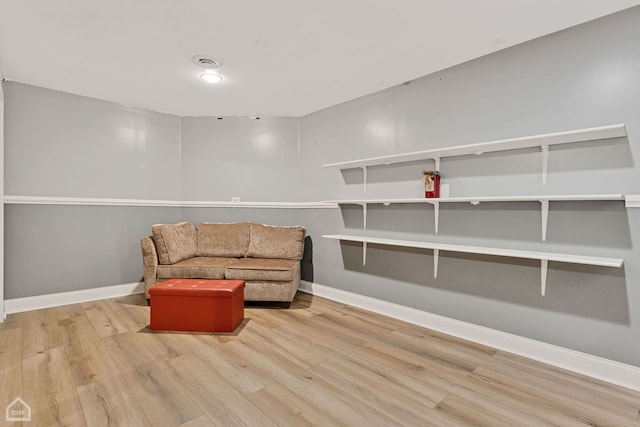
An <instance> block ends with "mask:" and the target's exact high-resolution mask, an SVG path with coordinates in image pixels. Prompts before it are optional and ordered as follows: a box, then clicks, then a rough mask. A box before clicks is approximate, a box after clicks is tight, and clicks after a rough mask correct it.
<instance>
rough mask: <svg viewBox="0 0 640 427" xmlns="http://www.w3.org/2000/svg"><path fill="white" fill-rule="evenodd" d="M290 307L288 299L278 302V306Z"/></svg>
mask: <svg viewBox="0 0 640 427" xmlns="http://www.w3.org/2000/svg"><path fill="white" fill-rule="evenodd" d="M289 307H291V303H290V302H289V301H282V302H280V308H289Z"/></svg>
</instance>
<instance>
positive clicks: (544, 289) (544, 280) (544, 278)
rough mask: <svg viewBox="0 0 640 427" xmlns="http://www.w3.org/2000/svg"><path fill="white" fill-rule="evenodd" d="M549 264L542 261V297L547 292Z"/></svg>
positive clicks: (544, 260)
mask: <svg viewBox="0 0 640 427" xmlns="http://www.w3.org/2000/svg"><path fill="white" fill-rule="evenodd" d="M548 264H549V260H547V259H541V260H540V293H541V294H542V296H544V294H545V293H546V292H547V266H548Z"/></svg>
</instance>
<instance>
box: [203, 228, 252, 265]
mask: <svg viewBox="0 0 640 427" xmlns="http://www.w3.org/2000/svg"><path fill="white" fill-rule="evenodd" d="M250 226H251V224H249V223H248V222H240V223H231V224H214V223H208V222H203V223H202V224H198V229H197V231H196V242H197V243H196V256H213V257H245V256H247V251H248V250H249V236H250V231H251V228H250Z"/></svg>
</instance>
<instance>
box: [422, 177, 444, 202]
mask: <svg viewBox="0 0 640 427" xmlns="http://www.w3.org/2000/svg"><path fill="white" fill-rule="evenodd" d="M423 173H424V178H423V181H424V197H426V198H427V199H437V198H439V197H440V172H438V171H424V172H423Z"/></svg>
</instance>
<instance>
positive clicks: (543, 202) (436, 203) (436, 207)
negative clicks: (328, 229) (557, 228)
mask: <svg viewBox="0 0 640 427" xmlns="http://www.w3.org/2000/svg"><path fill="white" fill-rule="evenodd" d="M616 200H625V196H624V195H622V194H580V195H575V194H572V195H552V196H550V195H544V196H483V197H446V198H438V199H426V198H420V199H368V200H367V199H360V200H327V201H325V203H332V204H338V205H360V206H362V216H363V228H364V229H365V230H366V228H367V206H368V205H369V204H383V205H385V206H389V205H391V204H403V203H421V204H425V203H426V204H430V205H433V215H434V229H435V233H436V234H438V221H439V217H440V204H441V203H471V204H472V205H478V204H480V203H482V202H539V203H540V212H541V216H542V241H543V242H544V241H546V240H547V219H548V217H549V202H551V201H616Z"/></svg>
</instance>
